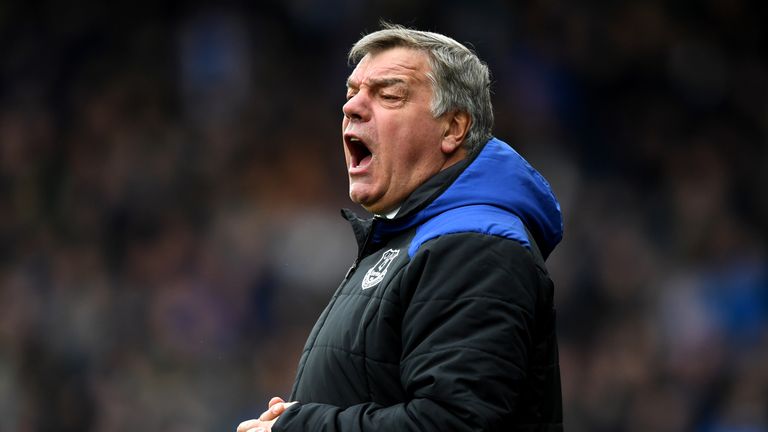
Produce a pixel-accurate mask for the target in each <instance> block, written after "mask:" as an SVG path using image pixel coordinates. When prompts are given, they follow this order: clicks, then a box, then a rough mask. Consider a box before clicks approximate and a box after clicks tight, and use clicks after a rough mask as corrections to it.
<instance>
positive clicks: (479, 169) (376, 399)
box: [272, 138, 562, 432]
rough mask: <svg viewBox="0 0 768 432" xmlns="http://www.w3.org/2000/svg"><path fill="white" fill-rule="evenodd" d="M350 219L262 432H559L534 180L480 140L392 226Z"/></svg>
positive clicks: (545, 191)
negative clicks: (349, 262)
mask: <svg viewBox="0 0 768 432" xmlns="http://www.w3.org/2000/svg"><path fill="white" fill-rule="evenodd" d="M342 213H343V215H344V216H345V217H346V218H347V219H348V220H349V221H350V222H351V224H352V227H353V230H354V232H355V236H356V238H357V241H358V246H359V254H358V258H357V260H356V261H355V264H354V265H353V266H352V267H351V268H350V270H349V272H348V273H347V275H346V277H345V278H344V280H343V281H342V283H341V285H340V286H339V288H338V289H337V291H336V292H335V294H334V295H333V297H332V298H331V300H330V303H329V304H328V306H327V307H326V308H325V310H324V311H323V312H322V314H321V315H320V317H319V319H318V321H317V323H316V324H315V326H314V328H313V330H312V331H311V333H310V335H309V337H308V340H307V343H306V346H305V348H304V350H303V353H302V356H301V359H300V361H299V367H298V372H297V376H296V380H295V383H294V387H293V390H292V394H291V400H296V401H299V403H298V404H296V405H293V406H291V407H290V408H288V409H287V410H286V411H285V412H284V413H283V414H282V415H281V416H280V418H279V419H278V421H277V422H276V423H275V424H274V425H273V429H272V430H274V431H277V432H280V431H340V432H341V431H343V432H347V431H350V432H351V431H355V432H358V431H359V432H363V431H560V430H562V406H561V405H562V403H561V390H560V370H559V362H558V353H557V340H556V335H555V309H554V305H553V284H552V282H551V280H550V278H549V276H548V274H547V270H546V268H545V266H544V259H545V258H546V257H547V256H548V255H549V253H550V252H551V251H552V249H553V248H554V247H555V245H556V244H557V243H558V242H559V241H560V239H561V238H562V218H561V214H560V206H559V203H558V202H557V200H556V199H555V197H554V194H553V193H552V191H551V189H550V186H549V184H548V183H547V181H546V180H545V179H544V178H543V177H542V176H541V175H540V174H539V173H538V172H537V171H536V170H534V169H533V168H532V167H531V166H530V165H529V164H528V162H526V161H525V160H524V159H523V158H522V157H521V156H520V155H519V154H518V153H517V152H515V151H514V150H513V149H512V148H511V147H510V146H508V145H507V144H506V143H504V142H502V141H500V140H498V139H496V138H492V139H491V140H489V141H488V142H487V143H486V144H485V145H484V146H483V148H482V149H481V150H480V151H479V152H478V153H477V154H476V156H475V157H473V158H468V159H466V160H465V161H463V162H461V163H459V164H457V165H454V166H452V167H450V168H448V169H446V170H444V171H441V172H440V173H438V174H437V175H436V176H434V177H433V178H431V179H430V180H428V181H427V182H425V183H424V184H423V185H421V186H420V187H419V188H417V190H416V191H414V192H413V193H412V194H411V195H410V196H409V198H408V199H407V200H406V201H405V203H404V204H403V206H402V207H401V208H400V210H399V212H398V216H397V217H395V218H394V219H391V220H390V219H385V218H381V217H374V218H373V219H369V220H362V219H359V218H357V217H355V216H354V215H352V213H351V212H349V211H342Z"/></svg>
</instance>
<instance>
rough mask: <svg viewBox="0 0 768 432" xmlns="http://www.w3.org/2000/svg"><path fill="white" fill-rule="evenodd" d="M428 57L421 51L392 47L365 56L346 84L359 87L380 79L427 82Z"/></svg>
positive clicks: (428, 70)
mask: <svg viewBox="0 0 768 432" xmlns="http://www.w3.org/2000/svg"><path fill="white" fill-rule="evenodd" d="M430 70H431V68H430V64H429V57H428V55H427V54H426V52H424V51H422V50H417V49H412V48H405V47H394V48H388V49H382V50H378V51H375V52H369V53H368V54H366V55H365V56H364V57H363V58H362V59H361V60H360V62H358V64H357V66H355V69H354V70H353V71H352V73H351V74H350V76H349V79H348V80H347V83H348V84H353V85H360V84H363V83H365V82H366V81H368V80H371V79H376V78H382V77H389V76H391V77H398V78H400V79H403V80H406V81H412V80H413V81H424V80H428V74H429V72H430Z"/></svg>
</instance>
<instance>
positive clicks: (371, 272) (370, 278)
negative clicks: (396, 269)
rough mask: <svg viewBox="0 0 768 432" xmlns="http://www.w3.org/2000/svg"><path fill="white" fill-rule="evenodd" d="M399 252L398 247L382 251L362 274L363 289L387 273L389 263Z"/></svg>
mask: <svg viewBox="0 0 768 432" xmlns="http://www.w3.org/2000/svg"><path fill="white" fill-rule="evenodd" d="M399 253H400V249H390V250H388V251H386V252H384V254H383V255H382V256H381V258H379V261H377V262H376V264H374V265H373V267H371V268H370V269H368V271H367V272H365V276H363V289H368V288H370V287H372V286H375V285H377V284H378V283H379V282H381V281H382V279H384V276H385V275H386V274H387V269H389V265H390V264H392V261H394V260H395V258H396V257H397V255H398V254H399Z"/></svg>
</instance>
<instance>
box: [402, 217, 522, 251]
mask: <svg viewBox="0 0 768 432" xmlns="http://www.w3.org/2000/svg"><path fill="white" fill-rule="evenodd" d="M458 233H480V234H487V235H494V236H499V237H504V238H508V239H512V240H516V241H518V242H519V243H520V244H522V245H523V246H525V247H526V248H528V249H530V247H531V243H530V241H529V240H528V235H527V234H526V232H525V226H524V225H523V222H522V221H521V220H520V218H519V217H517V216H515V215H514V214H512V213H509V212H508V211H506V210H503V209H500V208H498V207H494V206H490V205H472V206H466V207H459V208H455V209H452V210H449V211H447V212H445V213H442V214H440V215H438V216H436V217H435V218H433V219H430V220H429V221H428V222H426V223H425V224H424V225H421V226H420V227H418V228H417V229H416V234H415V235H414V237H413V239H412V240H411V245H410V246H409V247H408V256H409V257H411V258H413V256H414V255H415V254H416V252H417V251H418V250H419V248H420V247H421V245H422V244H424V243H425V242H427V241H429V240H432V239H434V238H437V237H440V236H443V235H446V234H458Z"/></svg>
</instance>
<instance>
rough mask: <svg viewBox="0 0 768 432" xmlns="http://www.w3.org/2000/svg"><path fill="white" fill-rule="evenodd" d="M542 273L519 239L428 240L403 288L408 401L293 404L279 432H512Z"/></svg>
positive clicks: (468, 236)
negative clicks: (510, 429)
mask: <svg viewBox="0 0 768 432" xmlns="http://www.w3.org/2000/svg"><path fill="white" fill-rule="evenodd" d="M538 277H539V275H538V271H537V268H536V264H535V262H534V260H533V257H532V255H531V254H530V253H529V252H528V251H527V250H526V249H525V248H524V247H523V246H521V245H520V244H519V243H518V242H516V241H513V240H508V239H502V238H498V237H493V236H488V235H482V234H466V233H465V234H451V235H447V236H443V237H440V238H438V239H435V240H432V241H430V242H428V243H425V244H424V245H423V246H422V247H421V249H420V250H419V251H418V252H417V253H416V255H415V256H414V257H413V259H412V261H411V263H410V264H409V267H408V268H407V269H406V271H405V275H404V277H403V281H402V283H403V285H402V288H401V290H402V291H401V300H402V302H403V304H404V305H407V306H406V309H405V311H404V314H403V322H402V349H403V352H402V357H401V367H400V370H401V383H402V386H403V388H404V389H405V390H406V392H407V394H408V396H409V399H408V400H407V401H404V402H403V403H400V404H397V405H393V406H386V407H385V406H381V405H377V404H374V403H365V404H360V405H354V406H351V407H346V408H344V409H342V408H340V407H335V406H330V405H324V404H317V403H307V404H296V405H294V406H292V407H291V408H290V409H289V410H287V411H286V412H285V413H284V414H283V415H282V416H281V417H280V419H279V420H278V421H277V422H276V423H275V425H274V426H273V430H274V431H276V432H280V431H286V432H292V431H318V432H319V431H328V432H331V431H339V432H353V431H354V432H363V431H414V432H415V431H479V430H482V431H492V430H507V429H508V428H509V425H508V424H506V423H507V422H508V421H509V417H510V413H514V412H515V410H516V407H517V406H518V403H519V399H520V395H521V389H522V388H523V386H524V382H525V379H526V370H527V366H528V355H529V351H530V347H531V343H532V328H533V320H534V315H535V310H536V302H537V291H538V286H539V279H538ZM511 415H512V416H514V414H511Z"/></svg>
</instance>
